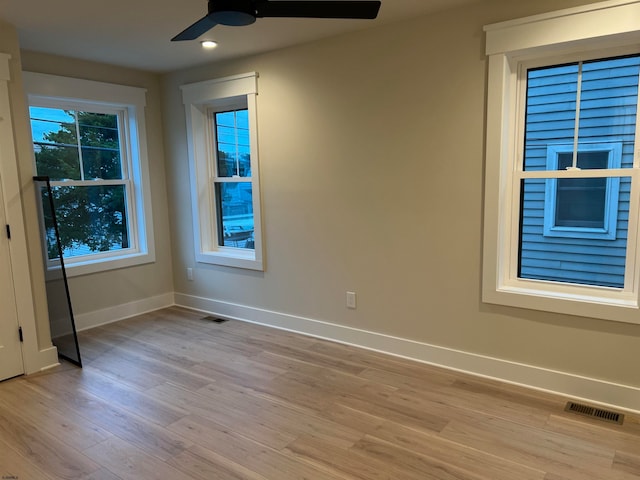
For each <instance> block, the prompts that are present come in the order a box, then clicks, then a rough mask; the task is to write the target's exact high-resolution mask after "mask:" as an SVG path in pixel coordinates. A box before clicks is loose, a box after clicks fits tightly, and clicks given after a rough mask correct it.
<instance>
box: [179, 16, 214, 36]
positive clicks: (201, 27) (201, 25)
mask: <svg viewBox="0 0 640 480" xmlns="http://www.w3.org/2000/svg"><path fill="white" fill-rule="evenodd" d="M215 26H216V22H214V21H213V20H212V19H211V18H210V17H209V15H207V16H206V17H202V18H201V19H200V20H198V21H197V22H196V23H194V24H193V25H191V26H190V27H187V28H186V29H184V30H183V31H182V32H180V33H179V34H178V35H176V36H175V37H173V38H172V39H171V41H172V42H178V41H181V40H195V39H196V38H198V37H199V36H200V35H202V34H203V33H205V32H208V31H209V30H211V29H212V28H213V27H215Z"/></svg>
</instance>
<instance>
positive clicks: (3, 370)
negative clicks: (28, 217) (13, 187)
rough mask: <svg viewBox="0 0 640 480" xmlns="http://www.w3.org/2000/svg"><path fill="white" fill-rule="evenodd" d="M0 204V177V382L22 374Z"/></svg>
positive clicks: (0, 205)
mask: <svg viewBox="0 0 640 480" xmlns="http://www.w3.org/2000/svg"><path fill="white" fill-rule="evenodd" d="M4 205H5V203H4V196H3V194H2V178H0V380H5V379H7V378H11V377H15V376H16V375H20V374H22V373H24V364H23V362H22V348H21V346H20V336H19V334H18V327H19V323H18V314H17V311H16V299H15V292H14V287H13V274H12V270H11V257H10V256H9V241H10V240H9V238H8V236H7V233H6V229H5V225H6V223H7V222H6V218H5V208H4Z"/></svg>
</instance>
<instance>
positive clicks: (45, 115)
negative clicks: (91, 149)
mask: <svg viewBox="0 0 640 480" xmlns="http://www.w3.org/2000/svg"><path fill="white" fill-rule="evenodd" d="M29 113H30V117H31V132H32V136H33V148H34V152H35V159H36V172H37V174H38V175H46V176H48V177H50V178H51V180H54V181H55V180H65V179H70V180H80V179H81V172H80V156H79V154H78V137H77V135H76V124H75V112H74V111H71V110H62V109H57V108H44V107H30V108H29Z"/></svg>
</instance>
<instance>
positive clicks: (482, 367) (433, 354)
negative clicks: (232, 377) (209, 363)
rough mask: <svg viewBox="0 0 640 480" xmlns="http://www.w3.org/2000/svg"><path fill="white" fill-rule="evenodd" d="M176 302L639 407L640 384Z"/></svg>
mask: <svg viewBox="0 0 640 480" xmlns="http://www.w3.org/2000/svg"><path fill="white" fill-rule="evenodd" d="M174 296H175V304H176V305H178V306H182V307H186V308H190V309H193V310H199V311H202V312H205V313H207V314H212V315H216V316H219V317H222V318H228V319H234V320H242V321H246V322H251V323H258V324H261V325H267V326H270V327H275V328H279V329H282V330H289V331H292V332H297V333H302V334H305V335H311V336H314V337H318V338H323V339H327V340H332V341H336V342H340V343H345V344H348V345H354V346H358V347H363V348H366V349H369V350H375V351H378V352H383V353H388V354H390V355H394V356H398V357H403V358H408V359H412V360H416V361H419V362H424V363H428V364H430V365H436V366H439V367H443V368H447V369H450V370H456V371H459V372H463V373H468V374H471V375H475V376H481V377H485V378H491V379H495V380H501V381H504V382H508V383H512V384H516V385H522V386H525V387H529V388H534V389H536V390H542V391H545V392H550V393H555V394H560V395H564V396H567V397H570V398H571V399H573V400H581V401H588V402H590V403H597V404H599V405H602V406H607V407H614V408H617V409H623V410H628V411H632V412H636V413H637V412H640V388H638V387H632V386H629V385H620V384H616V383H611V382H605V381H602V380H598V379H594V378H588V377H583V376H579V375H574V374H571V373H566V372H560V371H555V370H549V369H546V368H541V367H536V366H534V365H526V364H522V363H516V362H511V361H508V360H502V359H499V358H492V357H487V356H484V355H477V354H474V353H469V352H464V351H460V350H454V349H450V348H445V347H439V346H437V345H429V344H427V343H421V342H416V341H413V340H408V339H405V338H398V337H392V336H389V335H383V334H380V333H375V332H369V331H366V330H359V329H356V328H350V327H345V326H343V325H336V324H333V323H328V322H323V321H319V320H313V319H309V318H303V317H297V316H294V315H289V314H285V313H278V312H273V311H269V310H263V309H259V308H254V307H248V306H244V305H237V304H232V303H228V302H222V301H218V300H212V299H208V298H202V297H195V296H192V295H186V294H182V293H175V294H174Z"/></svg>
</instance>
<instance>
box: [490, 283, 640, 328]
mask: <svg viewBox="0 0 640 480" xmlns="http://www.w3.org/2000/svg"><path fill="white" fill-rule="evenodd" d="M527 283H528V284H529V283H530V282H527ZM540 283H541V285H542V284H544V282H542V281H541V282H540ZM589 290H592V291H589ZM611 292H612V293H613V292H615V297H613V296H611V295H607V293H608V292H607V289H606V288H598V287H593V288H592V289H591V288H590V287H584V288H583V287H574V286H572V285H570V284H567V285H566V286H560V287H559V288H555V289H553V290H552V289H543V288H535V287H533V286H530V285H526V286H525V285H502V286H500V287H498V288H495V289H491V290H485V291H484V292H483V295H482V301H483V302H484V303H489V304H494V305H503V306H508V307H516V308H524V309H527V310H539V311H544V312H551V313H560V314H565V315H572V316H578V317H591V318H597V319H602V320H611V321H617V322H625V323H633V324H640V318H638V317H639V315H638V313H639V312H638V311H639V310H640V308H639V304H638V299H637V298H636V297H635V296H634V295H633V294H631V293H627V294H625V293H621V292H619V291H616V289H611Z"/></svg>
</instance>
